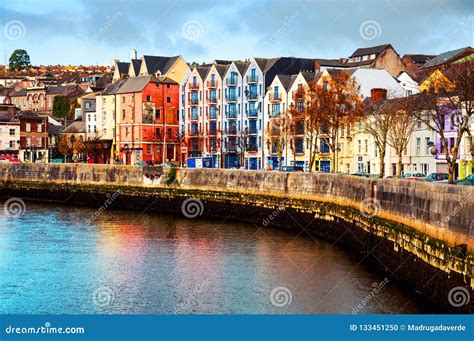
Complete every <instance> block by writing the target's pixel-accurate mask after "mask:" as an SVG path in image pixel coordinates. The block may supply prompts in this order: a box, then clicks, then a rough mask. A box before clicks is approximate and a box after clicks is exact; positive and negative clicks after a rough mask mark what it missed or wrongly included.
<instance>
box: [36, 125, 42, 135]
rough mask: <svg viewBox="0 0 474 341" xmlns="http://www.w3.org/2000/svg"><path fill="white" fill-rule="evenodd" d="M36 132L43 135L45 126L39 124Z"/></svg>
mask: <svg viewBox="0 0 474 341" xmlns="http://www.w3.org/2000/svg"><path fill="white" fill-rule="evenodd" d="M36 131H37V132H38V133H41V132H42V131H43V125H42V124H41V123H38V125H37V126H36Z"/></svg>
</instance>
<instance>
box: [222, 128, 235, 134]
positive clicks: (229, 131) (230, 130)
mask: <svg viewBox="0 0 474 341" xmlns="http://www.w3.org/2000/svg"><path fill="white" fill-rule="evenodd" d="M224 133H225V135H237V127H230V128H227V129H226V130H225V131H224Z"/></svg>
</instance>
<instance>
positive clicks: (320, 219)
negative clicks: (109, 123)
mask: <svg viewBox="0 0 474 341" xmlns="http://www.w3.org/2000/svg"><path fill="white" fill-rule="evenodd" d="M0 182H1V184H2V190H1V191H0V196H3V197H5V196H7V197H8V196H19V197H24V198H25V199H30V200H48V201H58V202H65V201H67V202H69V203H77V204H85V205H91V206H97V207H100V206H101V205H102V204H103V202H104V200H107V198H108V197H109V196H110V192H112V191H117V192H119V193H120V196H118V198H117V199H116V200H114V202H113V205H112V206H111V207H112V208H127V209H142V210H143V209H146V210H148V211H169V212H177V213H178V212H179V213H181V212H182V209H183V202H184V201H185V200H186V199H187V198H190V197H192V198H196V199H199V200H200V201H202V204H203V205H202V206H203V207H202V209H203V212H202V213H203V215H209V216H216V217H226V218H230V219H240V220H246V221H252V222H254V223H258V224H262V221H263V220H264V219H266V218H268V217H269V216H270V215H272V214H273V213H274V212H275V211H276V210H280V209H281V208H283V209H284V210H286V211H285V212H286V213H288V214H287V216H286V218H285V217H284V216H283V215H280V217H279V219H277V221H272V222H269V223H268V225H275V226H280V227H284V228H301V227H302V226H306V227H307V229H308V231H309V232H310V233H314V234H315V235H318V236H321V237H323V238H327V239H329V240H331V241H334V242H337V243H342V244H344V245H346V246H347V247H348V248H351V249H353V250H354V251H356V252H357V253H359V254H372V255H374V257H373V258H374V259H375V260H376V261H375V263H378V264H377V266H378V267H379V268H381V269H382V271H387V269H388V271H389V272H390V273H391V274H396V277H397V278H398V279H400V280H401V281H403V282H406V283H408V284H409V286H410V287H411V288H412V289H413V291H417V292H422V294H423V297H425V298H426V299H427V300H428V301H429V302H432V303H433V304H434V305H435V306H436V307H441V308H442V309H444V310H443V311H450V309H452V306H450V305H449V302H448V301H447V292H449V291H450V289H451V288H452V287H455V286H463V287H466V288H469V290H470V291H469V292H470V295H471V297H474V291H473V288H474V280H473V278H472V277H473V276H472V273H473V265H474V252H473V245H474V244H473V240H472V233H471V231H472V228H473V219H474V188H471V187H465V186H448V185H442V184H432V183H425V182H419V181H408V180H396V179H380V180H378V179H377V180H376V179H366V178H357V177H352V176H345V175H334V174H311V173H280V172H264V171H240V170H221V169H177V170H176V174H175V175H174V176H173V174H172V172H171V169H170V168H158V167H131V166H110V165H87V164H54V165H44V164H0ZM91 194H92V195H91ZM367 203H368V204H369V205H371V206H372V208H374V209H375V214H369V215H367V214H363V210H362V211H361V208H364V207H365V206H366V204H367ZM372 213H374V212H372ZM296 216H298V220H299V221H300V223H301V222H303V225H302V226H301V225H300V226H297V224H295V222H294V220H292V219H289V217H290V218H291V217H296ZM285 219H286V220H285ZM298 225H299V224H298ZM265 226H266V225H265ZM305 230H306V229H305ZM433 278H436V279H437V280H436V281H435V282H433ZM462 309H463V310H462V311H465V312H471V311H473V310H474V300H471V304H469V305H468V306H465V307H463V308H462ZM455 311H456V312H461V311H459V310H455Z"/></svg>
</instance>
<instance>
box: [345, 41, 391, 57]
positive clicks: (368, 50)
mask: <svg viewBox="0 0 474 341" xmlns="http://www.w3.org/2000/svg"><path fill="white" fill-rule="evenodd" d="M389 47H392V45H390V44H384V45H377V46H371V47H363V48H358V49H357V50H355V51H354V53H352V55H351V56H350V57H349V58H353V57H361V56H366V55H369V54H376V55H378V54H381V53H382V52H383V51H385V50H386V49H387V48H389ZM392 48H393V47H392Z"/></svg>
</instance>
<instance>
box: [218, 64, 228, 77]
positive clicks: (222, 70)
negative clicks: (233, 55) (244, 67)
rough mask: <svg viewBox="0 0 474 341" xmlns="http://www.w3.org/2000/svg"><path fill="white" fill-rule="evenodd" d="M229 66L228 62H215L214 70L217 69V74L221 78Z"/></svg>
mask: <svg viewBox="0 0 474 341" xmlns="http://www.w3.org/2000/svg"><path fill="white" fill-rule="evenodd" d="M229 67H230V64H225V65H223V64H216V70H217V73H218V74H219V76H221V78H223V77H224V76H225V74H226V72H227V70H228V69H229Z"/></svg>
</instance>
